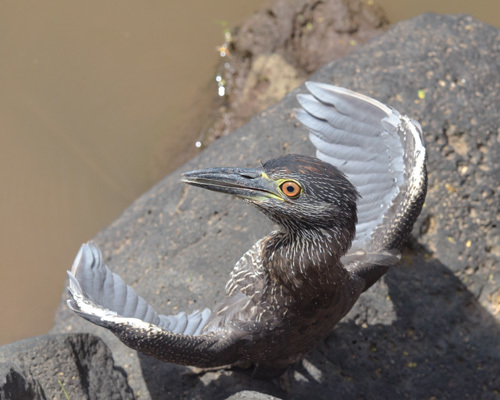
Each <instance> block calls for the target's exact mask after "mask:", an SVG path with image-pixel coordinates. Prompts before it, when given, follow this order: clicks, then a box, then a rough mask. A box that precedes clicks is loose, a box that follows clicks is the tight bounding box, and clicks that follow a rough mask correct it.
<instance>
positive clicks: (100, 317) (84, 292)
mask: <svg viewBox="0 0 500 400" xmlns="http://www.w3.org/2000/svg"><path fill="white" fill-rule="evenodd" d="M68 275H69V287H68V290H69V293H70V299H69V300H68V306H69V307H70V308H71V309H72V310H74V311H75V312H77V313H78V314H80V315H81V316H82V317H84V318H86V319H88V320H90V321H91V322H94V323H96V324H98V325H106V319H107V318H110V317H114V318H124V319H127V320H129V321H130V323H131V324H133V323H134V322H133V320H142V321H143V322H146V323H150V324H153V325H156V326H158V327H159V328H161V329H164V330H166V331H170V332H173V333H181V334H184V335H198V334H199V333H200V332H201V330H202V329H203V327H204V326H205V325H206V323H207V321H208V319H209V317H210V314H211V312H210V310H209V309H205V310H203V311H201V312H200V311H195V312H193V313H191V314H189V315H186V313H184V312H181V313H178V314H176V315H168V316H167V315H159V314H157V313H156V311H155V310H154V309H153V307H151V306H150V305H149V304H148V303H147V302H146V300H144V299H143V298H142V297H140V296H138V295H137V294H136V292H135V290H134V289H133V288H131V287H130V286H127V285H126V284H125V282H124V281H123V279H122V278H120V277H119V276H118V275H117V274H115V273H113V272H111V270H110V269H109V268H108V267H107V266H106V265H105V264H104V262H103V259H102V254H101V251H100V250H99V249H98V248H97V246H95V245H94V244H93V243H92V242H89V243H86V244H84V245H83V246H82V247H81V248H80V251H79V252H78V255H77V256H76V258H75V261H74V263H73V266H72V268H71V272H68Z"/></svg>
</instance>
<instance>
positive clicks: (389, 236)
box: [296, 82, 427, 273]
mask: <svg viewBox="0 0 500 400" xmlns="http://www.w3.org/2000/svg"><path fill="white" fill-rule="evenodd" d="M306 86H307V88H308V90H309V91H310V92H311V94H300V95H298V96H297V99H298V101H299V103H300V104H301V106H302V109H301V110H297V112H296V117H297V119H298V120H299V121H300V122H301V123H302V124H303V125H305V126H306V127H307V128H308V129H309V133H310V134H309V137H310V140H311V142H312V143H313V144H314V146H315V147H316V156H317V157H318V158H320V159H322V160H324V161H326V162H328V163H330V164H332V165H334V166H336V167H337V168H339V169H340V170H341V171H343V172H344V173H345V174H346V176H347V177H348V179H349V180H350V181H351V182H352V183H353V184H354V186H356V188H357V190H358V192H359V193H360V195H361V197H360V199H359V200H358V204H357V206H358V223H357V225H356V236H355V238H354V241H353V244H352V247H351V249H350V250H349V252H348V253H347V254H346V255H345V256H344V259H343V262H344V265H345V266H346V267H347V268H348V269H351V270H355V271H363V273H364V272H366V270H367V269H368V270H370V269H371V266H372V265H379V266H380V265H382V266H388V265H393V264H394V263H396V262H397V261H398V258H399V257H398V256H399V252H398V251H397V249H398V248H399V247H400V245H401V243H402V242H403V241H404V240H405V239H406V237H407V236H408V234H409V233H410V231H411V229H412V226H413V224H414V222H415V220H416V218H417V216H418V214H419V213H420V210H421V208H422V204H423V201H424V199H425V193H426V187H427V175H426V169H425V160H426V152H425V144H424V138H423V134H422V129H421V127H420V124H419V123H418V122H416V121H414V120H412V119H410V118H408V117H406V116H404V115H401V114H400V113H399V112H398V111H396V110H394V109H392V108H390V107H388V106H386V105H384V104H382V103H380V102H378V101H376V100H374V99H372V98H370V97H367V96H364V95H362V94H359V93H356V92H353V91H351V90H348V89H344V88H341V87H337V86H331V85H326V84H322V83H314V82H307V83H306Z"/></svg>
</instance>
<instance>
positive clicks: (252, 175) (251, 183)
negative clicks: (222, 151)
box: [182, 168, 283, 202]
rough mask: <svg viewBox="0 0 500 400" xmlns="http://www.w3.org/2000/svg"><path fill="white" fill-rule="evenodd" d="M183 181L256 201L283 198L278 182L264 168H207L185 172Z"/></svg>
mask: <svg viewBox="0 0 500 400" xmlns="http://www.w3.org/2000/svg"><path fill="white" fill-rule="evenodd" d="M182 181H183V182H184V183H187V184H189V185H193V186H198V187H201V188H204V189H208V190H214V191H216V192H222V193H228V194H232V195H233V196H237V197H241V198H244V199H247V200H251V201H254V202H260V201H264V200H266V199H270V198H274V199H279V200H283V198H282V197H281V195H280V192H279V190H278V187H277V184H276V182H274V181H273V180H271V179H270V178H269V177H268V176H267V175H266V174H265V172H264V170H263V169H262V168H207V169H200V170H197V171H191V172H186V173H184V174H183V178H182Z"/></svg>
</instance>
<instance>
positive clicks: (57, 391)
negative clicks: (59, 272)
mask: <svg viewBox="0 0 500 400" xmlns="http://www.w3.org/2000/svg"><path fill="white" fill-rule="evenodd" d="M64 392H66V394H67V396H68V397H69V398H70V399H116V400H118V399H134V398H135V397H134V394H133V392H132V390H131V388H130V386H129V385H128V384H127V378H126V376H125V374H124V373H123V371H122V370H121V368H116V367H115V365H114V362H113V356H112V354H111V352H110V351H109V349H108V347H107V346H106V345H105V344H104V342H103V341H102V340H101V339H99V338H98V337H96V336H92V335H89V334H80V335H79V334H69V335H46V336H38V337H35V338H31V339H27V340H21V341H19V342H15V343H12V344H9V345H6V346H2V347H0V399H4V400H22V399H65V398H66V394H65V393H64Z"/></svg>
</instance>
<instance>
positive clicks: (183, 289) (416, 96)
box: [14, 14, 500, 399]
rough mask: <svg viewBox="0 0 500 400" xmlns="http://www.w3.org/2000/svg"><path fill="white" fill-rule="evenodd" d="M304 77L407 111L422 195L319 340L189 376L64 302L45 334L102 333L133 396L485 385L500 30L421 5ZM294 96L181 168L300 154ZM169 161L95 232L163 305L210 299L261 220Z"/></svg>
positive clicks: (410, 393) (488, 393)
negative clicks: (399, 251) (166, 169)
mask: <svg viewBox="0 0 500 400" xmlns="http://www.w3.org/2000/svg"><path fill="white" fill-rule="evenodd" d="M313 79H314V80H318V81H323V82H329V83H335V84H337V85H341V86H345V87H348V88H351V89H354V90H357V91H360V92H363V93H366V94H368V95H370V96H373V97H375V98H377V99H379V100H380V101H382V102H384V103H386V104H389V105H392V106H394V107H396V108H397V109H398V110H400V111H401V112H403V113H405V114H408V115H410V116H412V117H413V118H415V119H417V120H419V121H420V122H421V123H422V126H423V129H424V131H425V134H426V140H427V148H428V158H429V162H428V170H429V191H428V195H427V202H426V205H425V206H424V209H423V212H422V215H421V218H420V219H419V220H418V222H417V224H416V227H415V229H414V232H413V235H412V237H411V239H410V242H409V245H408V246H407V247H406V248H405V249H404V256H403V261H402V263H401V265H400V266H399V267H397V268H393V269H392V270H391V271H389V273H388V274H387V275H386V277H384V279H383V280H381V281H380V282H378V283H377V284H376V285H375V286H374V287H372V288H371V289H370V290H369V291H368V292H367V293H366V294H364V295H363V296H362V298H361V299H360V301H359V302H358V303H357V305H356V306H355V307H354V309H353V310H352V311H351V312H350V314H349V315H348V316H347V317H346V318H345V319H344V320H343V322H341V323H340V324H339V326H338V328H337V329H336V331H335V332H334V333H333V334H332V335H331V337H330V338H329V339H328V340H326V342H325V343H324V345H322V346H320V347H319V348H318V349H316V350H315V351H313V352H311V353H310V354H309V355H308V356H307V357H306V359H305V360H304V361H303V362H301V363H300V364H299V365H297V366H295V367H294V368H292V369H290V371H289V372H288V374H287V376H286V379H282V380H280V381H279V382H277V381H259V380H255V379H253V378H252V376H251V372H247V371H239V370H234V371H232V370H222V371H216V372H205V373H198V374H196V373H192V372H189V371H188V370H187V369H186V368H184V367H180V366H175V365H171V364H166V363H161V362H159V361H156V360H154V359H151V358H148V357H145V356H137V355H136V354H135V353H134V352H132V351H131V350H129V349H128V348H126V347H125V346H124V345H122V344H121V343H120V342H118V341H117V340H116V339H115V338H114V337H113V336H112V335H111V334H109V333H107V332H104V330H103V329H101V328H98V327H96V326H93V325H91V324H90V323H88V322H86V321H84V320H82V319H80V318H78V317H77V316H76V315H74V314H73V313H71V312H70V311H69V310H68V309H67V308H66V306H65V304H64V303H63V302H62V303H61V306H60V308H59V311H58V316H57V320H56V323H55V325H54V328H53V331H54V332H68V330H71V331H73V332H76V331H84V332H92V333H94V334H95V335H99V336H100V337H102V338H103V339H104V340H105V341H106V343H107V344H108V345H109V346H110V347H111V349H112V351H113V355H114V357H115V361H116V362H117V364H118V365H120V366H121V367H122V368H123V369H124V370H125V371H126V372H127V374H128V378H129V383H130V385H131V386H132V387H133V388H134V391H135V392H136V394H137V393H139V392H140V397H141V398H149V397H151V398H154V399H161V398H169V396H170V397H171V398H190V399H202V398H215V399H224V398H227V397H228V396H230V395H231V394H235V393H238V392H241V391H243V390H247V391H248V390H250V391H255V392H260V393H265V394H269V395H273V396H276V397H280V398H281V397H287V398H290V399H302V398H317V399H330V398H332V397H335V398H342V399H362V398H370V399H401V398H425V399H432V398H435V399H457V398H461V399H463V398H494V397H495V396H498V393H499V391H500V326H499V319H500V313H499V310H500V291H499V288H498V282H499V281H500V272H499V269H498V268H499V267H498V265H499V263H498V260H499V255H500V243H499V230H500V228H499V222H500V221H499V219H500V213H499V192H500V188H499V182H500V179H499V164H498V163H499V160H500V154H499V126H500V112H499V110H500V96H499V93H500V33H499V31H498V30H497V29H495V28H493V27H491V26H489V25H486V24H483V23H481V22H478V21H476V20H474V19H472V18H470V17H467V16H438V15H432V14H427V15H423V16H420V17H417V18H414V19H412V20H410V21H406V22H403V23H400V24H398V25H396V26H395V27H393V28H392V29H391V30H390V31H389V32H388V33H387V34H385V35H383V36H381V37H380V38H378V39H375V40H373V41H372V42H370V43H369V44H368V45H366V46H365V47H363V48H362V49H360V50H359V51H357V52H355V53H352V54H350V55H349V56H347V57H346V58H343V59H341V60H339V61H336V62H334V63H332V64H329V65H327V66H325V67H324V68H322V69H321V70H320V71H319V72H318V73H317V74H316V75H315V76H314V77H313ZM300 91H304V89H303V88H300ZM295 94H296V93H292V94H291V95H289V96H288V97H286V98H285V100H284V101H283V102H281V103H280V104H278V105H277V106H275V107H273V108H272V109H269V110H267V111H266V112H263V113H261V114H260V115H259V116H258V117H256V118H254V119H252V120H251V122H250V123H248V124H247V125H246V126H245V127H243V128H242V129H240V130H238V131H237V132H236V133H235V134H234V135H230V136H227V137H225V138H223V139H221V140H219V141H216V142H214V143H213V144H212V145H211V146H210V148H208V149H207V150H206V151H204V152H203V153H202V154H200V155H199V156H198V157H196V158H195V159H193V160H192V161H190V162H189V163H188V164H186V165H185V166H184V167H183V168H182V171H185V170H189V169H195V168H198V167H208V166H216V165H238V166H248V165H256V164H258V163H259V161H260V160H266V159H268V158H270V157H273V156H276V155H279V154H282V153H285V152H286V153H292V152H296V153H305V154H313V149H312V146H311V144H310V143H309V141H308V139H307V133H306V131H305V130H304V128H302V127H301V126H299V125H298V124H297V123H296V121H295V120H294V118H293V115H292V113H293V108H294V107H297V103H296V100H295ZM180 172H181V171H178V172H176V173H174V174H172V175H171V176H169V177H167V178H165V179H164V180H163V181H162V182H160V183H159V184H158V185H157V186H156V187H154V188H153V189H151V190H150V191H149V192H148V193H146V194H145V195H144V196H142V197H141V198H139V199H138V200H137V201H136V202H135V203H134V204H133V205H132V206H131V207H130V208H129V209H128V210H127V211H126V212H125V213H124V214H123V215H122V216H121V217H120V218H119V219H118V220H117V221H116V222H115V223H113V224H112V225H111V226H110V227H108V228H107V229H106V230H104V231H103V232H101V233H100V234H99V235H98V236H97V237H96V241H97V243H98V244H99V245H100V246H101V248H102V249H103V251H104V254H105V258H106V261H107V263H108V265H109V266H110V267H111V268H112V269H113V270H114V271H115V272H118V273H119V274H120V275H121V276H122V277H123V278H124V280H125V281H126V282H128V283H129V284H131V285H132V286H134V287H135V289H136V290H137V291H138V292H139V293H140V294H141V295H142V296H144V297H145V298H146V299H148V300H149V301H150V303H151V304H152V305H153V306H154V307H155V308H156V309H157V310H158V311H160V312H162V313H172V312H177V311H178V310H179V309H184V310H193V309H196V308H201V307H204V306H205V305H207V306H209V307H210V306H212V305H213V304H214V303H215V302H216V301H217V298H220V297H221V296H222V295H223V292H224V284H225V282H226V280H227V277H228V273H229V271H230V270H231V269H232V266H233V265H234V263H235V261H236V260H237V259H238V258H239V257H240V256H241V254H243V253H244V251H246V250H247V249H248V248H249V247H250V246H251V245H252V244H253V243H254V242H255V241H256V240H257V239H258V238H260V237H261V236H263V235H264V234H266V233H267V232H269V231H270V230H271V229H272V226H271V224H270V223H269V222H268V221H267V220H266V219H265V217H263V216H261V215H259V214H258V212H257V211H256V210H254V209H253V208H251V207H249V206H248V205H246V204H244V203H242V202H240V201H238V200H235V199H232V198H229V197H227V196H224V195H221V194H217V193H213V192H205V191H202V190H200V189H196V188H193V187H187V186H183V185H182V184H181V183H180V182H179V180H180ZM75 253H76V249H75ZM63 298H66V295H64V296H63ZM89 340H93V339H91V338H90V337H89ZM35 360H37V359H36V358H35ZM14 371H17V369H15V368H14ZM19 382H20V383H19V385H20V386H22V387H27V388H28V389H29V390H36V388H35V387H34V386H30V385H31V384H30V383H29V382H27V381H26V382H24V381H19ZM28 389H27V390H28Z"/></svg>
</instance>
